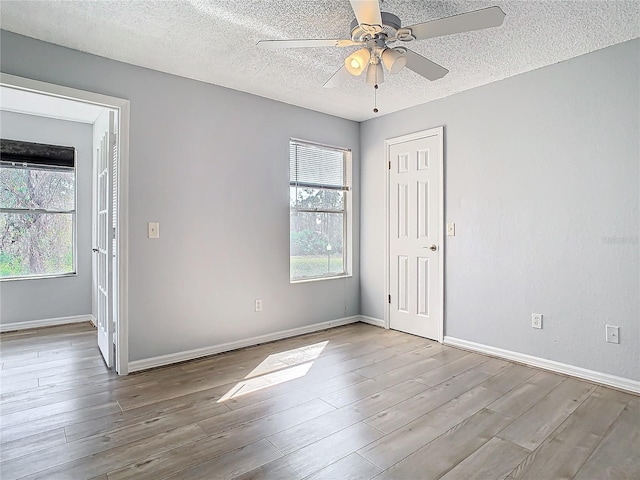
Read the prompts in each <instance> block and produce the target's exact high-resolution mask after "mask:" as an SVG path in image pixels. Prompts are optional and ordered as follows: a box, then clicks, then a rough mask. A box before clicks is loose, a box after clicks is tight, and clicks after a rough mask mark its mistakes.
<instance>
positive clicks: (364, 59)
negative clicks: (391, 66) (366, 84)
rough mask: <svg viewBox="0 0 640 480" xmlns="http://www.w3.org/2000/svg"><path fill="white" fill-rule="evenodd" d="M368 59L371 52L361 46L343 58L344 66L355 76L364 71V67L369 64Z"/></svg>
mask: <svg viewBox="0 0 640 480" xmlns="http://www.w3.org/2000/svg"><path fill="white" fill-rule="evenodd" d="M370 59H371V52H369V50H368V49H366V48H361V49H360V50H356V51H355V52H353V53H352V54H351V55H349V56H348V57H347V58H346V59H345V61H344V66H345V68H346V69H347V71H348V72H349V73H350V74H351V75H353V76H354V77H357V76H359V75H362V72H364V70H365V68H366V67H367V65H368V64H369V60H370Z"/></svg>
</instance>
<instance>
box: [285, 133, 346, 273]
mask: <svg viewBox="0 0 640 480" xmlns="http://www.w3.org/2000/svg"><path fill="white" fill-rule="evenodd" d="M294 144H302V145H309V146H312V147H316V148H320V149H325V150H332V151H338V152H341V153H342V154H343V169H344V172H343V175H344V182H343V183H345V187H343V188H341V189H340V190H341V191H342V192H343V199H342V210H333V209H323V208H297V207H293V206H291V200H289V283H291V284H295V283H308V282H319V281H325V280H334V279H338V278H348V277H351V276H352V217H353V214H352V210H353V205H352V203H353V201H352V189H353V185H352V183H353V182H352V168H353V167H352V151H351V149H350V148H344V147H336V146H333V145H327V144H323V143H318V142H312V141H309V140H302V139H299V138H293V137H292V138H290V139H289V152H291V146H292V145H294ZM289 155H291V153H289ZM289 162H291V157H290V158H289ZM298 185H299V184H298V183H296V182H292V181H291V171H289V188H291V187H296V186H298ZM306 186H308V187H309V188H318V189H323V188H324V189H327V190H329V189H330V190H337V188H336V187H334V186H323V184H317V185H316V184H314V185H311V184H307V185H306ZM303 188H304V187H303ZM289 198H291V194H289ZM292 213H326V214H331V213H339V214H342V272H339V273H335V274H331V273H329V272H327V273H326V274H322V275H315V276H305V277H292V275H291V259H292V257H293V256H292V255H291V214H292Z"/></svg>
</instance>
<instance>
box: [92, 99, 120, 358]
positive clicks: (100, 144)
mask: <svg viewBox="0 0 640 480" xmlns="http://www.w3.org/2000/svg"><path fill="white" fill-rule="evenodd" d="M93 143H94V152H95V159H94V176H95V201H94V208H95V211H94V219H95V235H94V248H93V252H94V262H93V263H94V278H95V284H94V288H95V291H94V298H95V312H94V313H95V317H96V326H97V328H98V347H100V352H102V356H103V357H104V361H105V363H106V364H107V367H111V366H112V365H113V362H114V347H113V338H114V335H113V334H114V332H115V318H114V310H115V309H114V308H113V288H112V287H113V258H114V253H115V251H114V232H115V230H114V228H113V227H114V223H113V218H114V216H113V204H114V202H113V199H114V196H113V178H114V177H113V172H114V169H113V167H114V163H115V159H116V152H117V150H116V137H115V122H114V112H113V111H110V110H105V111H104V112H103V113H102V114H101V115H100V116H99V117H98V119H97V120H96V121H95V123H94V124H93Z"/></svg>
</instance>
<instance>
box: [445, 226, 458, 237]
mask: <svg viewBox="0 0 640 480" xmlns="http://www.w3.org/2000/svg"><path fill="white" fill-rule="evenodd" d="M455 236H456V224H455V223H447V237H455Z"/></svg>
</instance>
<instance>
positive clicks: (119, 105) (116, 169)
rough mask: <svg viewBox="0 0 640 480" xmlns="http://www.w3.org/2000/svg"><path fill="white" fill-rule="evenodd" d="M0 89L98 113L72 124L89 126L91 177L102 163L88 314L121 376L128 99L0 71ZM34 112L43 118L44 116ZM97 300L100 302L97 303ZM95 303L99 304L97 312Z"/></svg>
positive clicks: (124, 326) (110, 362) (108, 359)
mask: <svg viewBox="0 0 640 480" xmlns="http://www.w3.org/2000/svg"><path fill="white" fill-rule="evenodd" d="M0 86H2V87H3V88H9V89H14V90H16V91H21V92H24V93H29V94H34V95H33V96H34V98H35V97H41V98H45V99H48V100H50V101H51V103H56V102H57V103H58V104H60V101H67V102H68V103H70V104H71V103H73V104H74V105H77V106H80V107H82V106H84V107H85V110H87V111H88V110H92V111H98V112H100V115H97V116H96V117H95V118H94V119H93V120H91V119H89V120H87V119H83V120H77V121H83V122H84V123H92V124H93V129H94V142H93V143H94V147H93V152H94V173H95V172H96V165H95V162H96V160H98V156H99V155H102V157H103V159H104V160H103V166H104V168H103V169H102V173H101V174H102V177H103V179H102V180H101V182H102V183H101V186H100V187H98V185H97V183H96V181H95V179H94V184H93V197H94V200H93V211H94V215H93V222H92V223H93V245H94V247H93V253H94V261H93V277H94V282H93V287H92V292H93V293H92V294H93V297H94V302H92V303H93V305H94V307H93V312H92V314H93V316H94V318H96V322H95V323H96V324H97V327H98V344H99V347H100V350H101V353H102V355H103V357H104V359H105V363H106V364H107V366H108V367H110V368H115V371H116V372H117V373H118V374H120V375H126V374H127V373H128V368H129V367H128V308H127V300H126V299H127V295H126V293H127V289H128V285H127V278H128V275H127V266H128V260H127V258H128V248H127V247H128V244H127V238H128V235H127V232H128V155H129V143H128V140H129V101H128V100H124V99H120V98H116V97H110V96H106V95H101V94H96V93H92V92H86V91H82V90H77V89H73V88H68V87H64V86H60V85H54V84H49V83H45V82H39V81H36V80H31V79H27V78H22V77H17V76H14V75H8V74H5V73H0ZM45 103H47V102H45ZM81 110H82V108H79V109H78V111H81ZM38 114H39V115H42V116H47V115H46V113H44V112H39V113H38ZM105 125H106V126H105ZM107 131H108V132H109V133H108V135H107V136H106V138H105V136H104V133H105V132H107ZM96 132H98V134H96ZM97 137H99V139H98V140H96V138H97ZM96 178H97V177H96ZM116 193H117V194H116ZM99 209H102V210H99ZM99 212H100V213H99ZM99 220H100V221H102V225H103V227H104V228H102V229H100V228H98V225H99V224H101V222H100V221H99ZM100 235H101V236H100ZM98 237H100V238H98ZM98 240H100V241H98ZM96 250H98V255H96ZM99 265H100V266H99ZM98 277H100V279H101V280H99V279H98ZM99 298H102V300H103V301H102V302H100V301H98V300H97V299H99ZM98 305H100V307H99V308H98ZM101 326H102V328H101Z"/></svg>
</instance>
